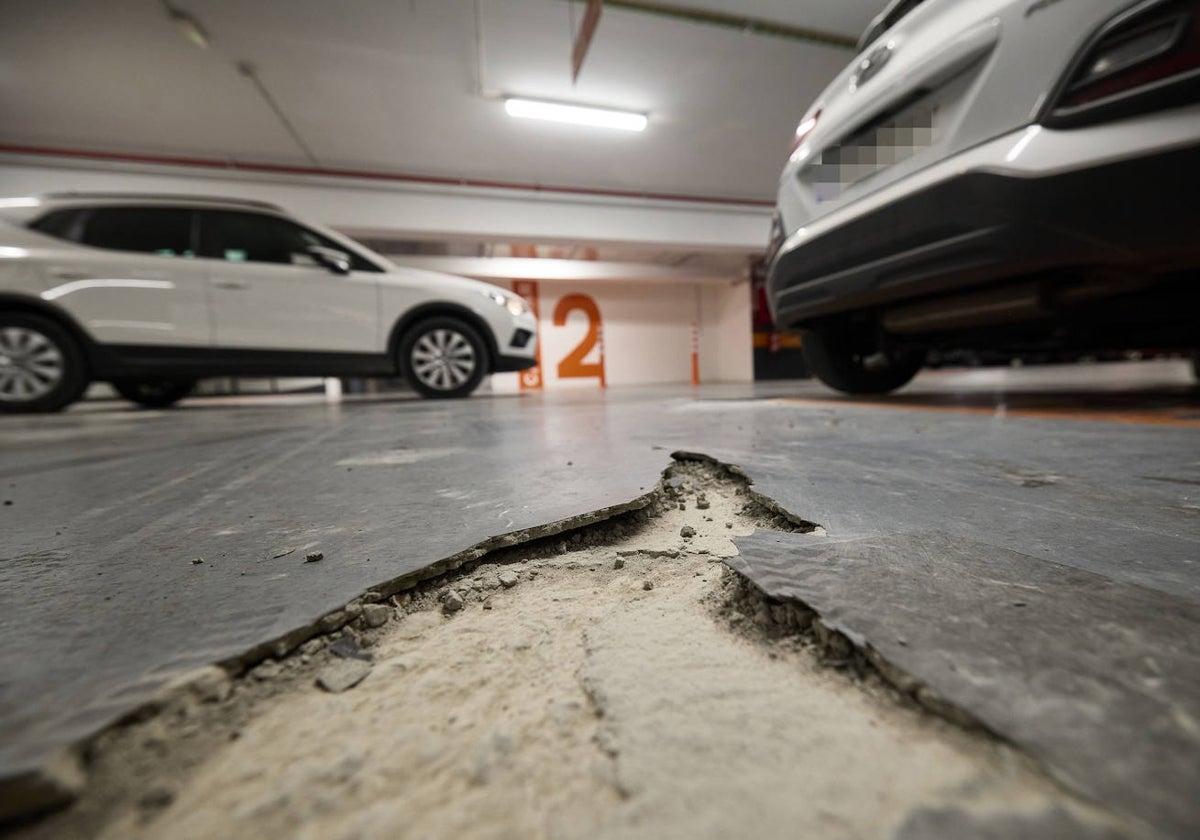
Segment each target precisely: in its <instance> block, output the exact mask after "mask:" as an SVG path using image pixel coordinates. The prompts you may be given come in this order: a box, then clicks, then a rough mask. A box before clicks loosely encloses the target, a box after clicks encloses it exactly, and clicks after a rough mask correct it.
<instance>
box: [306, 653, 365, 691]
mask: <svg viewBox="0 0 1200 840" xmlns="http://www.w3.org/2000/svg"><path fill="white" fill-rule="evenodd" d="M370 673H371V663H370V662H364V661H363V660H361V659H335V660H334V661H333V662H330V663H329V665H327V666H326V667H325V668H323V669H322V670H321V673H320V674H318V675H317V685H318V686H320V687H321V688H323V689H325V690H326V691H329V692H332V693H333V694H340V693H341V692H343V691H348V690H349V689H351V688H354V686H356V685H358V684H359V683H360V682H362V681H363V680H365V679H366V678H367V675H368V674H370Z"/></svg>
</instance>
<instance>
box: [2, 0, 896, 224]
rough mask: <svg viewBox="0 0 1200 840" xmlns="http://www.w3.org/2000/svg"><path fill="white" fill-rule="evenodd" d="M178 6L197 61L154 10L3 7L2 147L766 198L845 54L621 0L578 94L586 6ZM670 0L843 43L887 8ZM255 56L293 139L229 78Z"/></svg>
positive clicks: (290, 2)
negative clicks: (512, 102) (587, 114)
mask: <svg viewBox="0 0 1200 840" xmlns="http://www.w3.org/2000/svg"><path fill="white" fill-rule="evenodd" d="M614 2H615V0H614ZM174 5H175V6H176V8H178V9H181V10H182V11H184V12H186V13H187V14H189V15H191V16H192V17H194V18H195V19H196V20H197V21H198V22H199V23H200V24H201V26H202V27H203V28H204V30H205V31H206V32H207V34H208V36H209V47H208V48H207V49H200V48H197V47H196V46H194V45H193V44H191V43H189V41H188V40H187V39H186V38H185V37H184V35H183V33H182V32H181V31H180V29H179V28H178V27H177V26H176V25H175V24H174V23H172V21H171V20H170V19H169V18H168V15H167V12H166V8H165V6H164V4H163V3H161V2H159V0H55V2H52V3H48V2H44V0H0V18H2V19H3V21H4V26H3V27H2V28H0V113H3V114H4V115H5V118H4V120H3V122H2V123H0V144H5V145H8V146H10V147H11V146H18V145H20V146H36V147H54V148H65V149H75V150H89V151H108V152H128V153H135V154H145V155H162V156H196V157H204V158H215V159H220V160H228V161H236V162H240V163H269V164H284V165H293V164H294V165H299V166H314V165H315V166H319V167H333V168H352V169H358V170H371V171H380V172H388V173H408V174H416V175H430V176H440V177H453V178H470V179H490V180H503V181H508V182H519V183H525V184H531V185H532V184H540V185H560V186H576V187H582V188H601V189H620V190H631V191H637V192H650V193H678V194H686V195H695V196H704V197H723V198H735V199H748V200H760V201H761V200H769V199H771V198H772V197H773V194H774V184H775V180H776V177H777V174H778V170H779V167H780V165H781V164H782V162H783V157H784V153H785V151H786V147H787V143H788V141H789V138H790V135H791V132H792V130H793V128H794V126H795V123H796V120H797V118H798V117H799V116H800V114H801V113H802V112H803V110H804V109H805V108H806V107H807V105H808V103H809V102H810V101H811V100H812V99H813V98H814V97H815V95H816V94H817V93H818V92H819V91H820V90H821V89H822V88H823V87H824V86H825V84H827V82H828V81H829V79H830V78H831V77H832V76H833V75H834V74H835V73H837V72H838V71H839V69H840V68H841V67H842V66H843V65H844V64H845V63H846V62H847V61H848V60H849V58H850V55H851V54H850V51H849V50H848V49H847V48H846V47H844V46H837V45H831V44H828V43H821V42H819V41H813V40H805V39H803V38H797V37H786V36H780V35H775V34H762V33H758V32H754V31H753V30H750V29H748V30H746V31H739V30H738V29H737V28H735V27H733V26H730V25H721V24H717V23H712V22H704V21H701V20H689V19H688V18H687V17H686V16H682V15H679V14H660V13H652V12H646V11H638V10H635V9H631V8H628V4H619V5H614V6H611V7H607V8H606V9H605V11H604V15H603V18H602V20H601V22H600V26H599V29H598V31H597V34H596V38H595V41H594V43H593V45H592V48H591V52H590V54H589V56H588V59H587V62H586V64H585V66H584V68H583V72H582V74H581V76H580V78H579V81H578V83H577V84H574V85H572V83H571V79H570V61H569V56H570V49H571V32H572V30H571V26H572V23H574V24H575V25H576V26H577V25H578V21H579V19H580V17H581V16H582V3H572V2H568V1H567V0H479V2H478V4H477V3H476V2H475V0H353V2H332V0H258V2H252V3H251V2H245V0H175V2H174ZM659 5H661V4H659ZM670 5H671V6H672V7H674V9H675V10H676V11H678V10H680V9H685V8H690V9H693V10H697V11H700V12H716V13H719V14H723V15H726V16H728V17H730V18H735V17H736V18H743V17H744V18H751V19H757V20H761V21H764V22H771V23H777V24H783V25H786V26H790V27H797V28H803V29H806V30H818V31H823V32H829V33H834V34H840V35H843V36H845V37H846V38H850V39H852V38H853V37H854V36H855V35H856V34H857V33H858V32H859V31H861V29H862V28H863V27H864V26H865V25H866V22H867V21H868V20H869V18H870V17H871V16H872V15H873V14H874V13H875V12H877V11H878V9H879V7H880V6H881V5H882V0H839V2H836V3H834V2H830V0H744V2H734V0H684V1H683V2H679V1H678V0H676V2H672V3H671V4H670ZM477 9H478V12H479V14H478V17H477V14H476V11H477ZM726 22H727V23H728V21H726ZM481 59H482V60H481ZM244 62H249V63H250V64H252V65H253V68H254V73H255V74H256V75H257V77H258V79H259V80H260V81H261V84H262V86H263V89H264V90H265V92H266V94H267V95H269V97H270V98H271V99H273V100H274V101H275V103H276V104H277V106H278V109H279V111H280V113H281V114H282V116H283V118H284V119H286V121H287V122H290V123H291V125H292V126H293V127H294V129H295V133H296V135H297V136H298V138H299V142H297V140H296V139H295V138H294V137H293V136H292V135H291V134H289V131H288V130H287V128H286V127H285V124H284V121H283V120H281V118H280V116H279V115H277V114H276V113H275V112H274V111H273V110H272V108H271V107H270V105H269V104H268V102H267V101H266V99H265V97H264V95H263V91H260V90H259V88H258V87H257V86H256V84H255V82H254V80H253V79H252V78H249V77H247V76H246V75H244V74H243V73H239V71H238V65H239V63H244ZM502 94H519V95H523V96H531V97H539V98H547V99H555V100H563V101H572V102H581V103H587V104H595V105H603V106H611V107H621V108H628V109H631V110H638V111H644V112H646V113H648V114H649V115H650V125H649V128H648V129H647V130H646V131H645V132H643V133H641V134H633V133H626V132H610V131H603V130H597V129H588V128H580V127H574V126H563V125H555V124H550V123H538V122H532V121H525V120H515V119H513V118H511V117H509V116H507V115H506V114H505V112H504V107H503V103H502V101H501V99H500V96H501V95H502ZM0 187H2V185H0Z"/></svg>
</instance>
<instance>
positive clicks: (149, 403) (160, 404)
mask: <svg viewBox="0 0 1200 840" xmlns="http://www.w3.org/2000/svg"><path fill="white" fill-rule="evenodd" d="M112 386H113V388H114V389H115V390H116V392H117V393H118V394H120V395H121V396H122V397H124V398H125V399H127V400H129V401H130V402H135V403H137V404H138V405H143V406H145V407H146V408H167V407H168V406H172V405H174V404H175V403H177V402H179V401H180V400H181V399H183V398H184V397H186V396H187V395H188V394H190V393H192V389H194V388H195V387H196V380H194V379H120V380H117V381H115V382H113V383H112Z"/></svg>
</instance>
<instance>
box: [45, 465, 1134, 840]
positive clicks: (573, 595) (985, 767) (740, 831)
mask: <svg viewBox="0 0 1200 840" xmlns="http://www.w3.org/2000/svg"><path fill="white" fill-rule="evenodd" d="M670 472H671V478H670V480H669V483H664V484H663V485H662V486H661V489H660V494H659V496H658V497H657V498H656V501H655V503H654V504H653V505H652V507H651V508H650V509H649V510H647V511H643V512H640V513H634V514H628V515H626V516H624V517H622V518H620V519H619V520H617V521H616V523H615V524H614V523H608V524H604V525H599V526H593V527H592V528H590V529H585V530H583V531H577V532H575V535H574V536H565V537H563V538H561V539H559V538H555V539H552V540H549V541H543V542H542V543H540V544H533V545H529V546H522V547H516V548H513V549H508V550H506V551H505V552H504V553H502V554H500V555H496V556H495V557H494V558H493V557H490V558H487V559H488V560H495V561H498V562H485V563H483V564H480V565H478V566H476V567H474V568H472V569H469V570H464V571H460V572H454V573H451V574H449V575H447V576H445V577H443V578H439V579H437V580H434V581H430V582H427V583H425V584H422V585H420V586H419V587H417V588H416V589H415V590H414V591H412V592H410V593H406V594H403V595H401V596H399V597H398V598H396V599H395V603H396V604H398V606H396V607H395V608H394V609H392V610H391V613H390V616H389V617H390V620H389V621H388V623H387V624H386V625H384V626H383V627H382V628H379V629H377V630H368V629H363V628H362V626H361V622H360V625H359V629H357V630H353V629H351V630H347V631H344V633H346V634H350V635H352V636H353V638H354V639H355V641H356V643H357V644H359V645H361V646H362V650H363V651H365V652H366V654H367V655H370V656H371V658H372V665H371V667H370V673H369V675H368V676H367V677H366V678H365V679H364V680H363V681H362V682H361V683H359V684H358V685H356V686H355V687H353V688H350V689H348V690H345V691H343V692H339V693H330V692H326V691H322V690H320V689H318V688H317V687H315V685H314V676H315V675H317V674H319V673H320V672H321V670H322V669H323V668H327V667H329V664H330V663H331V662H333V660H331V659H330V658H329V654H328V652H327V651H326V650H325V649H324V648H325V646H326V645H327V644H328V641H329V640H328V639H326V640H324V641H321V642H317V643H315V644H314V643H310V644H309V645H306V646H305V647H304V648H302V649H301V652H299V653H297V654H295V655H293V656H291V657H289V658H287V659H284V660H280V661H278V662H276V661H268V662H265V663H263V664H261V665H259V666H258V668H256V669H255V670H252V671H251V672H250V673H248V674H247V675H245V676H244V677H242V678H241V679H239V680H236V681H234V682H233V684H232V685H231V686H227V687H225V688H220V689H217V690H214V691H210V692H209V693H208V694H207V695H206V697H207V699H208V700H209V702H200V701H199V699H198V697H197V694H196V693H195V692H192V693H190V694H189V693H188V692H184V693H183V694H182V695H180V694H177V695H176V697H175V700H173V701H171V702H167V703H166V704H165V705H164V707H163V708H162V709H161V711H160V712H159V713H158V714H157V715H153V716H151V717H150V718H149V719H147V720H143V721H141V722H139V723H135V724H132V725H130V726H127V727H123V728H119V729H117V730H114V731H113V732H111V733H110V734H109V735H106V736H104V737H103V738H101V739H100V741H98V742H97V743H96V745H95V747H94V749H93V756H92V758H93V765H94V769H93V774H92V775H93V784H92V788H91V790H90V792H89V793H87V794H85V796H84V798H83V800H82V801H81V802H80V803H79V805H77V806H76V807H75V808H74V809H72V810H69V811H67V812H65V813H63V814H60V815H58V816H55V817H51V818H50V819H49V820H47V821H46V822H43V823H41V824H40V825H37V826H35V827H34V828H32V829H31V830H29V831H28V832H26V834H25V835H24V836H26V837H27V838H43V837H47V838H48V837H55V838H68V837H85V836H86V837H91V836H100V837H104V838H113V840H116V838H131V839H132V838H145V840H150V838H172V840H176V838H179V839H180V840H182V839H183V838H211V837H227V838H238V837H246V838H250V837H295V838H313V840H315V839H316V838H322V840H326V839H328V840H352V839H353V840H360V839H361V840H366V839H367V838H442V837H472V838H475V837H478V838H541V837H545V838H584V837H586V838H610V837H611V838H674V837H679V838H689V839H694V838H728V837H762V838H772V837H822V838H843V837H844V838H866V837H881V838H882V837H901V838H910V837H911V838H915V837H937V836H944V837H958V836H964V834H963V824H962V822H961V815H962V814H967V815H969V819H974V820H978V821H979V822H978V823H977V824H975V825H974V829H975V830H974V831H972V832H971V834H972V836H1021V837H1066V836H1086V837H1117V836H1123V834H1124V831H1125V830H1126V829H1125V828H1123V827H1120V826H1118V825H1116V824H1115V823H1113V822H1112V821H1111V820H1110V819H1109V818H1107V817H1105V816H1104V815H1102V814H1100V813H1099V812H1097V811H1095V810H1094V809H1091V808H1089V807H1087V806H1085V805H1083V804H1082V803H1080V802H1078V801H1076V800H1074V799H1073V798H1072V797H1071V796H1070V795H1068V794H1066V793H1065V792H1063V791H1062V790H1061V789H1060V788H1058V787H1056V786H1055V785H1054V784H1053V783H1052V782H1050V781H1049V780H1048V779H1047V778H1045V777H1044V776H1043V775H1042V774H1041V773H1040V772H1039V771H1038V769H1037V768H1035V767H1034V766H1033V765H1032V763H1030V762H1028V761H1027V760H1026V759H1024V758H1023V757H1021V756H1020V755H1019V754H1018V753H1016V752H1015V751H1014V750H1012V749H1010V748H1009V747H1007V746H1005V745H1004V744H1002V743H999V742H997V741H996V740H994V739H992V738H991V737H989V736H987V735H984V734H982V733H979V732H967V731H964V730H962V729H960V728H958V727H956V726H954V725H952V724H949V723H947V722H945V721H943V720H940V719H938V718H935V717H933V716H932V715H930V714H928V713H926V712H924V711H922V710H920V709H917V708H915V707H912V706H908V705H904V704H902V703H899V702H898V698H897V697H896V696H895V695H894V693H893V692H891V691H890V690H889V689H888V688H887V687H886V686H885V685H884V684H883V683H882V682H880V681H879V680H877V679H872V678H871V677H870V676H869V675H868V676H866V677H865V678H862V677H855V676H854V675H852V674H849V673H847V672H844V671H839V670H836V669H833V668H830V667H827V666H825V665H822V664H821V662H820V661H819V659H818V657H817V656H815V655H814V649H813V648H812V647H811V645H809V644H807V643H806V642H805V641H804V640H803V639H802V638H799V637H795V636H786V635H785V636H779V635H778V634H774V635H771V634H767V633H765V632H764V631H763V630H762V629H761V628H759V627H758V625H757V624H755V622H754V620H753V616H752V613H753V612H754V609H755V605H754V604H753V603H749V602H747V601H746V600H745V596H744V590H743V588H741V587H739V586H738V585H737V584H738V582H739V581H740V579H739V578H738V577H737V576H736V575H734V574H733V573H732V572H730V571H728V570H727V569H726V568H725V567H724V565H723V564H722V563H721V562H720V558H722V557H728V556H730V555H732V554H733V553H734V552H735V551H736V549H735V547H734V545H733V543H732V542H731V539H732V538H733V537H735V536H739V535H746V534H749V533H751V532H752V531H753V530H754V529H755V527H756V526H757V527H763V526H764V525H765V526H771V525H778V524H780V520H779V517H777V516H772V515H770V513H769V512H768V511H766V510H765V509H764V508H762V507H761V505H758V504H755V503H754V502H753V500H752V499H751V498H750V497H749V496H748V495H747V491H746V488H745V487H744V485H743V484H741V483H739V482H738V481H737V480H736V479H733V478H730V477H729V476H725V477H724V478H719V477H718V476H717V473H718V472H719V471H718V470H716V469H715V468H714V466H713V465H711V464H704V463H699V462H684V463H681V464H679V465H677V466H675V467H674V468H672V470H671V471H670ZM672 484H674V485H677V487H672V486H671V485H672ZM701 494H703V502H704V503H705V504H706V505H707V507H701V506H699V505H698V502H700V501H701ZM679 502H682V507H684V508H685V509H682V510H681V509H680V504H679ZM685 528H691V529H694V530H695V532H696V533H695V535H694V536H690V537H687V538H685V537H683V536H681V534H682V533H683V532H684V529H685ZM501 573H513V575H515V578H516V582H515V583H514V584H513V585H512V586H511V587H508V586H504V585H502V583H501V580H500V575H501ZM505 578H506V579H507V581H508V582H510V583H511V582H512V580H513V577H512V576H510V575H505ZM451 592H454V593H456V594H457V595H458V596H459V597H461V599H462V607H461V608H459V609H453V611H452V608H451V607H450V604H451V603H453V605H454V606H455V607H457V605H458V598H455V597H453V596H451V594H450V593H451ZM739 593H741V594H739ZM947 808H950V809H952V810H951V812H952V813H954V814H958V815H960V817H959V820H960V821H959V822H957V823H951V824H950V825H949V827H948V828H947V827H946V825H945V824H944V821H941V822H939V818H940V815H943V814H944V813H945V812H946V809H947ZM1001 820H1005V821H1007V822H1003V823H1001ZM998 825H1004V826H1007V828H1005V829H1004V830H1003V831H1002V833H1001V834H995V833H994V832H995V830H996V827H997V826H998ZM939 826H941V827H940V828H939ZM980 826H986V827H987V830H988V831H990V832H992V833H986V832H985V831H984V830H982V829H981V828H980Z"/></svg>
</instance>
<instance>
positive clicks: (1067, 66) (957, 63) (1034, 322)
mask: <svg viewBox="0 0 1200 840" xmlns="http://www.w3.org/2000/svg"><path fill="white" fill-rule="evenodd" d="M1198 195H1200V1H1198V0H1137V2H1135V0H970V2H967V0H895V2H892V3H890V4H889V5H888V6H887V7H886V8H885V10H884V11H883V13H882V14H881V15H880V16H879V17H878V18H876V20H875V21H874V22H873V24H872V25H871V27H870V28H869V30H868V31H867V33H866V35H865V36H864V37H863V39H862V41H861V44H860V50H859V54H858V55H857V57H856V58H855V59H854V60H853V61H852V62H851V63H850V65H849V66H848V67H847V68H846V69H845V71H844V72H842V73H841V75H839V76H838V77H837V78H836V79H835V80H834V81H833V83H832V84H830V85H829V87H828V88H827V89H826V90H825V92H824V93H822V94H821V96H820V98H819V99H818V100H817V101H816V102H815V103H814V104H813V105H812V108H811V109H810V110H809V111H808V113H806V114H805V115H804V117H803V119H802V120H801V121H800V124H799V126H798V128H797V131H796V137H795V144H794V146H793V150H792V153H791V157H790V159H789V161H788V163H787V165H786V167H785V168H784V170H783V174H782V177H781V180H780V188H779V198H778V203H777V212H776V217H775V229H774V231H773V234H772V244H771V249H770V263H769V268H768V300H769V301H770V305H771V307H772V311H773V315H774V317H775V321H776V323H777V324H778V325H779V326H780V327H782V328H785V329H794V330H797V331H800V332H801V333H802V336H803V344H802V346H803V349H804V353H805V357H806V360H807V361H808V363H809V366H810V367H811V369H812V370H813V372H814V373H815V374H816V375H817V376H818V377H819V378H820V379H822V380H823V381H824V382H826V383H827V384H829V385H831V386H832V387H834V388H837V389H840V390H842V391H847V392H852V393H871V392H875V393H878V392H885V391H890V390H892V389H894V388H898V387H900V386H902V385H904V384H905V383H906V382H908V381H909V380H910V379H911V378H912V377H913V376H914V375H915V374H916V373H917V371H918V369H919V368H920V367H921V365H922V363H923V360H924V359H925V356H926V353H927V351H929V350H931V349H934V350H1000V351H1003V352H1011V353H1020V352H1024V351H1032V352H1036V351H1040V350H1046V349H1054V350H1068V351H1079V352H1089V351H1098V350H1122V349H1145V348H1154V349H1159V350H1161V349H1179V350H1193V349H1195V348H1196V347H1197V346H1198V345H1200V270H1198V269H1200V232H1198V231H1200V199H1198V198H1197V196H1198Z"/></svg>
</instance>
